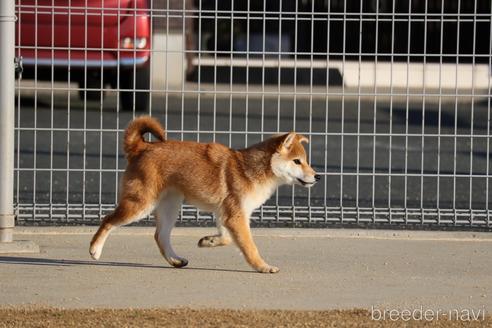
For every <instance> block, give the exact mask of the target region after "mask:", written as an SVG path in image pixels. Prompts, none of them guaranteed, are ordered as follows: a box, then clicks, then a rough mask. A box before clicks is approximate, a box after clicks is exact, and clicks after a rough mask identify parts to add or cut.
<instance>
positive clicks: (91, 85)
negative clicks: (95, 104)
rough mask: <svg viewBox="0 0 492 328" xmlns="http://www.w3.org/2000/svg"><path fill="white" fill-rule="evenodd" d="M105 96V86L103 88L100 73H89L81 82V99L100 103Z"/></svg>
mask: <svg viewBox="0 0 492 328" xmlns="http://www.w3.org/2000/svg"><path fill="white" fill-rule="evenodd" d="M87 89H97V90H87ZM104 96H105V94H104V86H103V87H102V88H101V75H100V74H99V72H91V71H88V72H87V76H86V77H85V78H84V79H82V80H80V81H79V98H80V99H81V100H87V101H100V100H101V98H104Z"/></svg>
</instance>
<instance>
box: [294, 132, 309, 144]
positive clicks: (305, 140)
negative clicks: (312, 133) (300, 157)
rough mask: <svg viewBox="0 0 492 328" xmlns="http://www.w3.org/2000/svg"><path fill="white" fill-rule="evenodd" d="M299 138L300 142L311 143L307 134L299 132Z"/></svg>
mask: <svg viewBox="0 0 492 328" xmlns="http://www.w3.org/2000/svg"><path fill="white" fill-rule="evenodd" d="M297 140H299V142H300V143H303V142H305V143H309V139H308V138H307V137H305V136H303V135H302V134H298V135H297Z"/></svg>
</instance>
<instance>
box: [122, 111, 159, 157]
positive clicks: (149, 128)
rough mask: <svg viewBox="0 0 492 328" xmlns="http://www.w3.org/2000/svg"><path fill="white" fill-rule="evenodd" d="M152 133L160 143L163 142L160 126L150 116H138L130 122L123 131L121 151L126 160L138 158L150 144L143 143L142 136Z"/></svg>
mask: <svg viewBox="0 0 492 328" xmlns="http://www.w3.org/2000/svg"><path fill="white" fill-rule="evenodd" d="M147 132H150V133H152V135H153V136H154V137H156V138H157V139H159V140H160V141H164V140H165V136H164V129H163V128H162V125H161V124H160V123H159V122H158V121H157V120H156V119H154V118H152V117H150V116H140V117H137V118H135V119H134V120H133V121H131V122H130V124H129V125H128V127H127V128H126V131H125V139H124V145H123V149H124V150H125V153H126V156H127V158H128V159H130V158H132V157H136V156H138V155H139V154H140V153H141V152H142V151H143V150H145V149H146V148H147V146H148V145H149V144H150V143H149V142H147V141H145V139H144V134H146V133H147Z"/></svg>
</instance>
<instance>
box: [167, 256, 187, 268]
mask: <svg viewBox="0 0 492 328" xmlns="http://www.w3.org/2000/svg"><path fill="white" fill-rule="evenodd" d="M167 261H168V262H169V264H171V265H172V266H173V267H175V268H183V267H185V266H187V265H188V260H187V259H184V258H181V257H179V258H175V257H170V258H168V259H167Z"/></svg>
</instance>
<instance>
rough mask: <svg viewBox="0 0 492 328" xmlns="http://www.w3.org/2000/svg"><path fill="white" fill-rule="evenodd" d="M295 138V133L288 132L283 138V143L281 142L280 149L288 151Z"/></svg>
mask: <svg viewBox="0 0 492 328" xmlns="http://www.w3.org/2000/svg"><path fill="white" fill-rule="evenodd" d="M295 138H296V133H295V132H289V133H288V134H287V135H286V136H285V138H284V141H282V148H285V149H290V147H291V146H292V143H293V142H294V140H295Z"/></svg>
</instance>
